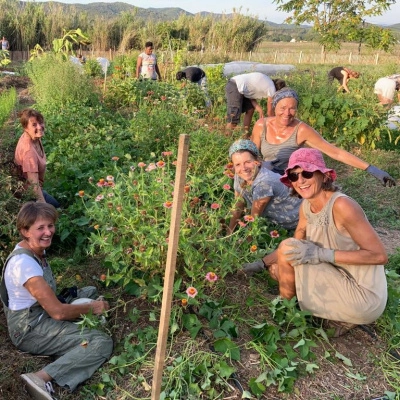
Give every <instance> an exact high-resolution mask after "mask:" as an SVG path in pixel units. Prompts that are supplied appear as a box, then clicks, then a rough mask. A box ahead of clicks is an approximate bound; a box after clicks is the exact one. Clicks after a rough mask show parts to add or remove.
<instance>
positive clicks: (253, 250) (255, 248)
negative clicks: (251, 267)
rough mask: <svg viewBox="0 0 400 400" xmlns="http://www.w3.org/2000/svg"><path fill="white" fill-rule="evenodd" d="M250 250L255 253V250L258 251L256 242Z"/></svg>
mask: <svg viewBox="0 0 400 400" xmlns="http://www.w3.org/2000/svg"><path fill="white" fill-rule="evenodd" d="M250 251H251V252H252V253H254V252H255V251H257V246H256V245H255V244H253V246H251V247H250Z"/></svg>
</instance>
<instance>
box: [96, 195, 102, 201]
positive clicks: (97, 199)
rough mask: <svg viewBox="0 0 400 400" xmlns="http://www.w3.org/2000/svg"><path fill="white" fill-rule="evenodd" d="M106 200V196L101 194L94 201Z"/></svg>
mask: <svg viewBox="0 0 400 400" xmlns="http://www.w3.org/2000/svg"><path fill="white" fill-rule="evenodd" d="M103 199H104V196H103V195H102V194H99V195H98V196H97V197H96V198H95V199H94V201H101V200H103Z"/></svg>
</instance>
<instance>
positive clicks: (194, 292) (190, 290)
mask: <svg viewBox="0 0 400 400" xmlns="http://www.w3.org/2000/svg"><path fill="white" fill-rule="evenodd" d="M197 293H198V292H197V289H196V288H194V287H193V286H190V287H188V288H187V290H186V294H187V295H188V296H189V297H192V298H195V297H196V296H197Z"/></svg>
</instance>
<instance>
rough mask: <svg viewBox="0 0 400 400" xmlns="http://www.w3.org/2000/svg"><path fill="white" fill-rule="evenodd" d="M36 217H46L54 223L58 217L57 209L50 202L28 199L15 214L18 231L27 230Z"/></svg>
mask: <svg viewBox="0 0 400 400" xmlns="http://www.w3.org/2000/svg"><path fill="white" fill-rule="evenodd" d="M38 218H47V219H50V220H51V221H53V222H54V223H55V222H56V221H57V219H58V211H57V210H56V209H55V208H54V206H52V205H51V204H48V203H41V202H34V201H28V202H27V203H25V204H24V205H23V206H22V207H21V209H20V210H19V213H18V215H17V229H18V231H19V232H21V230H22V229H26V230H28V229H29V228H30V227H31V226H32V225H33V224H34V223H35V222H36V220H37V219H38Z"/></svg>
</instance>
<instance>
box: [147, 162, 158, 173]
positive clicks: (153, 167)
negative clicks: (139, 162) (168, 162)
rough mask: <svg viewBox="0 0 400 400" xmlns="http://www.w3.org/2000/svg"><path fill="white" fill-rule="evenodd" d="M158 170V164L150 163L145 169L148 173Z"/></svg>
mask: <svg viewBox="0 0 400 400" xmlns="http://www.w3.org/2000/svg"><path fill="white" fill-rule="evenodd" d="M155 169H157V167H156V164H154V163H150V164H149V166H148V167H147V168H146V169H145V171H146V172H151V171H153V170H155Z"/></svg>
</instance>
